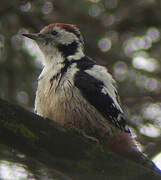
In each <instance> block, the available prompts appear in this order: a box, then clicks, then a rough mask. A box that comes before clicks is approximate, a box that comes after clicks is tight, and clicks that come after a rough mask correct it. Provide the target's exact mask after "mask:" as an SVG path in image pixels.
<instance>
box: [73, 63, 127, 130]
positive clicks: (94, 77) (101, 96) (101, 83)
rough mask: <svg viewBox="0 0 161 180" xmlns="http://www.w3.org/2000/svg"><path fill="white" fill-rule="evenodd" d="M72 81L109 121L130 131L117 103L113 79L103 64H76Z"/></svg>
mask: <svg viewBox="0 0 161 180" xmlns="http://www.w3.org/2000/svg"><path fill="white" fill-rule="evenodd" d="M78 66H80V67H79V70H78V71H77V73H76V74H75V78H74V83H75V86H76V87H77V88H78V89H79V90H80V92H81V94H82V96H83V97H84V98H85V99H86V100H87V101H88V102H89V103H90V104H91V105H93V106H94V107H95V108H96V109H97V110H98V111H99V112H100V113H101V114H102V115H103V116H104V117H105V118H106V119H107V120H108V121H109V122H110V123H112V124H114V125H115V126H116V127H118V128H120V129H121V130H123V131H125V132H130V130H129V129H128V128H127V127H126V121H125V119H124V117H123V111H122V109H121V107H120V104H119V100H118V99H119V98H118V95H117V90H116V88H115V86H114V83H115V81H114V80H113V78H112V76H111V75H110V74H109V73H108V71H107V69H106V68H105V67H103V66H99V65H96V64H94V63H90V65H89V66H88V65H85V66H84V67H85V68H83V63H82V65H78Z"/></svg>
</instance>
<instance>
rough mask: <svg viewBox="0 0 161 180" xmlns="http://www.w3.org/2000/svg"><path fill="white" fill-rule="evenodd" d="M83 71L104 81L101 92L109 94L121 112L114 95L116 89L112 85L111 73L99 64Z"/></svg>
mask: <svg viewBox="0 0 161 180" xmlns="http://www.w3.org/2000/svg"><path fill="white" fill-rule="evenodd" d="M85 72H86V73H88V74H89V75H91V76H93V77H94V78H96V79H98V80H100V81H102V82H103V83H104V87H103V88H102V93H104V94H109V96H110V97H111V98H112V100H113V102H114V104H115V106H116V107H117V108H118V109H119V110H120V111H121V112H123V111H122V109H121V107H120V105H119V103H118V101H117V95H116V91H117V90H116V88H115V86H114V83H115V81H114V79H113V78H112V76H111V74H109V73H108V72H107V69H106V68H105V67H102V66H99V65H94V66H93V68H91V69H89V70H86V71H85Z"/></svg>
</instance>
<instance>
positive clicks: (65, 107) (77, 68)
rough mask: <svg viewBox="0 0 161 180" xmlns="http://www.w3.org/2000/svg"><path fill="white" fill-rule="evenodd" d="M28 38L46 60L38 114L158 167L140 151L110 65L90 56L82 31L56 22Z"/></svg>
mask: <svg viewBox="0 0 161 180" xmlns="http://www.w3.org/2000/svg"><path fill="white" fill-rule="evenodd" d="M23 35H24V36H25V37H28V38H30V39H32V40H34V41H35V42H36V44H37V45H38V47H39V48H40V50H41V52H42V53H43V55H44V58H43V62H42V64H43V70H42V72H41V74H40V75H39V78H38V88H37V91H36V98H35V112H36V113H37V114H38V115H40V116H43V117H45V118H49V119H51V120H53V121H55V122H57V123H59V124H60V125H62V126H63V127H65V128H69V129H70V128H74V129H77V130H80V131H81V132H83V134H85V135H86V136H87V137H92V138H94V139H96V140H98V142H100V143H101V144H102V145H104V146H105V147H107V148H108V149H109V150H110V151H112V152H114V153H117V154H119V155H122V156H125V157H129V156H132V157H136V158H138V157H140V158H142V159H144V163H145V162H147V161H148V162H150V164H151V165H152V166H153V167H154V166H155V165H154V164H153V163H152V162H151V161H150V160H148V158H146V156H144V155H143V154H142V153H141V152H140V151H139V149H138V147H137V143H136V141H135V139H134V138H133V136H132V133H131V130H130V129H129V127H128V125H127V120H126V118H125V115H124V112H123V110H122V108H121V103H120V99H119V95H118V91H117V86H116V82H115V80H114V79H113V77H112V75H111V74H110V73H109V72H108V69H107V68H106V67H105V66H102V65H98V64H97V63H96V62H95V61H94V60H93V59H91V58H89V57H88V56H87V55H86V53H85V46H84V39H83V36H82V34H81V33H80V30H79V29H78V28H77V27H76V26H75V25H72V24H63V23H53V24H49V25H47V26H45V27H44V28H43V29H42V30H41V31H40V32H39V33H27V34H23Z"/></svg>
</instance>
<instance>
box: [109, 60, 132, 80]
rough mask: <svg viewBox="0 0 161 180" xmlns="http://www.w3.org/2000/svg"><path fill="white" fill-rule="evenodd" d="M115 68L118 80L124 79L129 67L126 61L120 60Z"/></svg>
mask: <svg viewBox="0 0 161 180" xmlns="http://www.w3.org/2000/svg"><path fill="white" fill-rule="evenodd" d="M113 69H114V76H115V78H116V79H117V80H118V81H124V80H125V79H126V77H127V73H128V67H127V65H126V64H125V63H124V62H122V61H118V62H117V63H116V64H115V65H114V67H113Z"/></svg>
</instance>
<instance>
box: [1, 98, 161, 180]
mask: <svg viewBox="0 0 161 180" xmlns="http://www.w3.org/2000/svg"><path fill="white" fill-rule="evenodd" d="M0 139H1V147H5V149H6V151H9V152H10V154H11V152H13V151H12V150H13V149H14V152H16V154H18V153H23V154H24V155H25V158H24V159H22V158H21V159H20V158H19V159H16V161H19V162H21V163H22V164H25V165H26V166H27V167H28V169H30V170H31V171H32V172H33V173H34V174H36V176H41V174H40V171H39V172H37V171H38V169H41V170H43V171H45V172H46V174H47V175H48V177H49V176H50V178H53V179H54V178H57V179H60V180H65V179H76V180H82V179H93V180H96V179H97V180H98V179H99V180H104V179H110V180H115V179H117V180H118V179H119V180H139V179H140V180H141V179H146V180H159V179H160V178H161V176H160V175H159V174H158V173H156V172H155V171H154V170H152V169H150V168H148V167H145V166H143V165H141V164H138V162H134V161H131V160H129V159H126V158H123V157H120V156H118V155H116V154H114V153H111V152H108V151H107V150H106V149H104V148H103V147H102V146H101V145H99V144H98V143H96V142H94V141H92V140H90V139H87V138H86V137H84V136H83V135H82V134H81V133H80V132H78V131H76V130H66V129H64V128H63V127H61V126H60V125H58V124H57V123H55V122H53V121H51V120H49V119H43V118H42V117H40V116H38V115H36V114H33V113H31V112H28V111H26V110H25V109H23V108H21V107H19V106H17V105H12V104H10V103H8V102H6V101H4V100H1V99H0ZM2 149H3V148H1V149H0V157H1V159H2V157H3V158H6V159H7V160H8V159H10V160H13V159H14V161H15V158H17V156H16V154H15V153H14V154H13V153H12V158H7V155H6V154H5V153H2ZM3 152H4V151H3ZM35 167H36V168H35ZM34 168H35V169H34ZM47 175H46V176H47ZM39 179H41V178H40V177H39ZM45 179H47V178H45Z"/></svg>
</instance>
